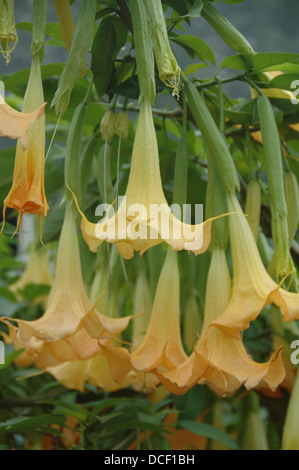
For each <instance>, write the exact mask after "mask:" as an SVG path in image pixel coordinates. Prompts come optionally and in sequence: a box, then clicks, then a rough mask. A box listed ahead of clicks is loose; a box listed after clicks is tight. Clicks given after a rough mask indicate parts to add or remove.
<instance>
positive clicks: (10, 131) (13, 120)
mask: <svg viewBox="0 0 299 470" xmlns="http://www.w3.org/2000/svg"><path fill="white" fill-rule="evenodd" d="M45 106H46V103H44V104H42V105H41V106H39V107H38V108H37V109H36V110H35V111H32V112H31V113H25V112H22V113H21V112H20V111H17V110H15V109H14V108H12V107H11V106H9V105H8V104H7V103H5V101H4V99H3V98H2V96H1V95H0V137H9V138H10V139H20V142H21V145H22V149H23V151H24V150H26V148H27V146H28V137H27V130H28V127H29V125H30V124H31V123H33V122H34V121H35V120H36V119H38V118H40V117H41V116H42V115H43V114H44V112H45Z"/></svg>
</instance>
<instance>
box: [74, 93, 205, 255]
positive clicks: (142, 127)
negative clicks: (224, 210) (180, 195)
mask: <svg viewBox="0 0 299 470" xmlns="http://www.w3.org/2000/svg"><path fill="white" fill-rule="evenodd" d="M78 209H79V211H80V208H79V207H78ZM80 214H81V217H82V220H81V230H82V234H83V238H84V240H85V242H86V243H87V245H88V247H89V249H90V250H91V251H97V249H98V246H99V245H100V244H101V243H102V242H103V241H106V242H108V243H117V245H118V250H119V252H120V254H121V255H122V256H123V257H124V258H127V259H130V258H132V256H133V254H134V251H140V253H141V254H142V253H144V252H145V251H146V250H148V249H149V248H150V247H152V246H155V245H157V244H159V243H161V242H163V241H165V242H166V243H168V244H169V245H170V246H171V247H172V249H173V250H176V251H179V250H183V249H187V250H190V251H193V252H194V253H195V254H199V253H203V252H204V251H206V249H207V247H208V245H209V242H210V230H211V223H212V220H213V219H209V220H207V221H205V222H204V223H198V224H196V225H189V224H187V223H182V222H181V221H180V220H179V219H178V218H176V217H175V216H174V214H173V213H172V211H171V209H170V207H169V206H168V203H167V201H166V199H165V196H164V193H163V189H162V182H161V175H160V168H159V154H158V144H157V137H156V133H155V127H154V122H153V116H152V109H151V105H150V103H148V102H147V101H146V100H143V101H142V102H141V108H140V117H139V121H138V125H137V130H136V135H135V140H134V146H133V153H132V162H131V170H130V176H129V182H128V186H127V190H126V194H125V197H124V199H123V201H122V202H121V204H120V206H119V208H118V210H117V212H116V213H114V208H113V207H112V206H110V209H109V210H108V216H107V217H106V218H104V219H103V220H102V221H100V222H99V223H97V224H93V223H91V222H89V221H88V220H87V219H86V217H85V216H84V214H83V213H82V212H81V211H80Z"/></svg>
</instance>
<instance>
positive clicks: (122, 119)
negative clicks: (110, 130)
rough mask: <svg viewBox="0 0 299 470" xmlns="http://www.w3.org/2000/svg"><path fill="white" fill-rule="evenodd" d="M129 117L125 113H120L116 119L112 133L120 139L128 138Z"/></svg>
mask: <svg viewBox="0 0 299 470" xmlns="http://www.w3.org/2000/svg"><path fill="white" fill-rule="evenodd" d="M129 122H130V121H129V116H128V114H127V113H126V111H120V113H118V115H117V117H116V123H115V131H114V133H115V134H116V135H118V136H119V137H121V138H122V139H127V138H128V137H129Z"/></svg>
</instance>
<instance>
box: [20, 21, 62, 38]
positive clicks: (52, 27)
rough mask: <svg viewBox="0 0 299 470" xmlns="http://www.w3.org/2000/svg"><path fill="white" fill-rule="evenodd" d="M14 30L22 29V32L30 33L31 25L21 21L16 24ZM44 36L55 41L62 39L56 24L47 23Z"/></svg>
mask: <svg viewBox="0 0 299 470" xmlns="http://www.w3.org/2000/svg"><path fill="white" fill-rule="evenodd" d="M16 28H18V29H22V30H23V31H32V23H29V22H28V21H23V22H21V23H17V24H16ZM46 35H47V36H52V37H53V38H56V39H62V34H61V29H60V27H59V24H58V23H47V26H46Z"/></svg>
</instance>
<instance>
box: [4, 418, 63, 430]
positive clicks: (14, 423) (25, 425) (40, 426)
mask: <svg viewBox="0 0 299 470" xmlns="http://www.w3.org/2000/svg"><path fill="white" fill-rule="evenodd" d="M65 419H66V418H65V416H55V415H42V416H36V417H29V418H28V417H24V416H21V417H16V418H11V419H9V420H7V421H6V422H5V423H0V433H10V432H32V431H33V430H34V431H42V432H46V433H52V432H54V433H56V432H57V429H56V430H55V429H54V428H51V426H49V425H50V424H59V425H61V426H62V425H63V424H64V423H65ZM55 431H56V432H55ZM59 434H60V433H59Z"/></svg>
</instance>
